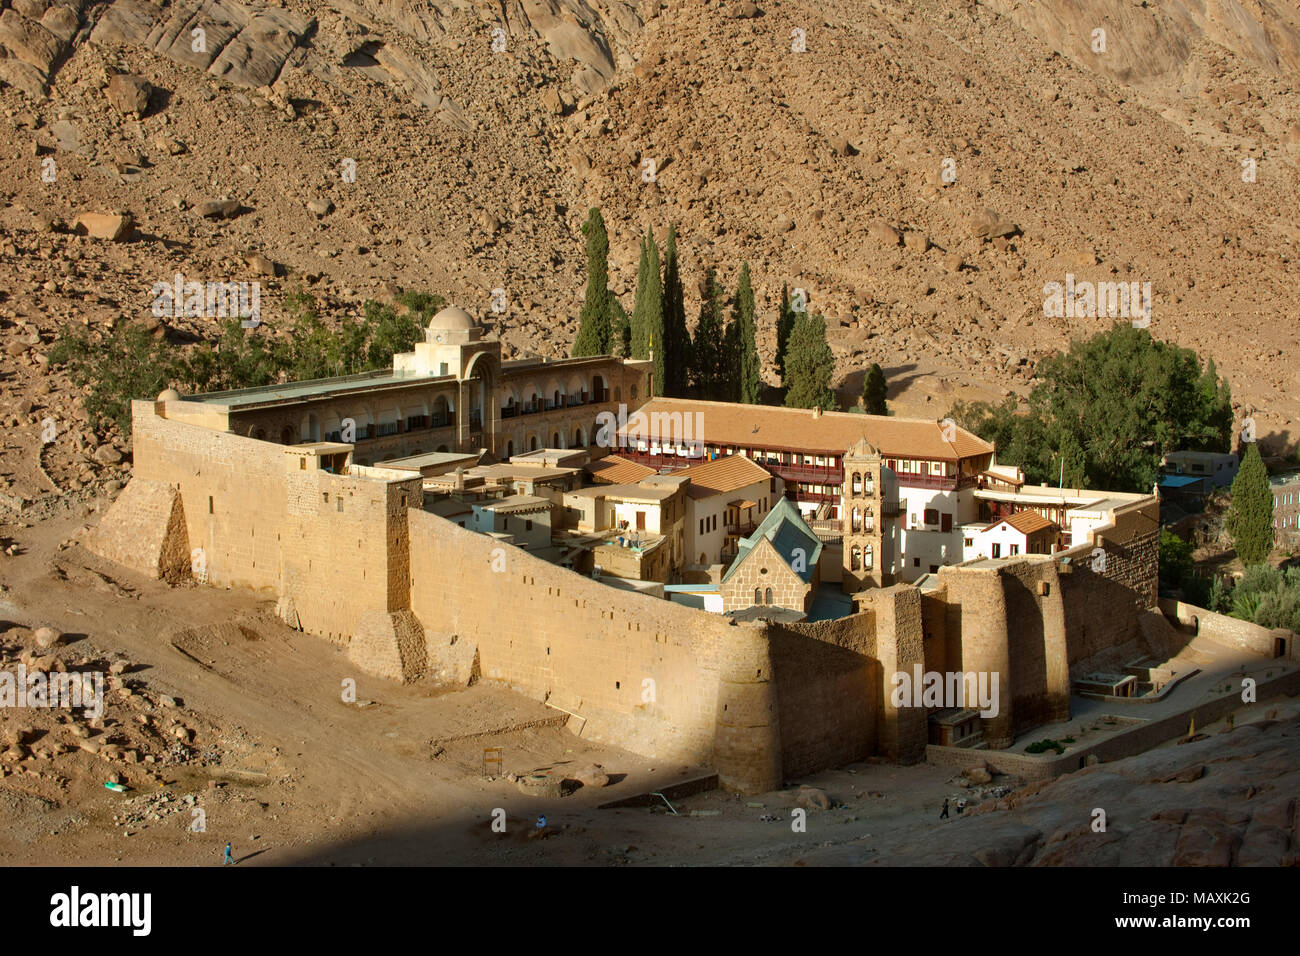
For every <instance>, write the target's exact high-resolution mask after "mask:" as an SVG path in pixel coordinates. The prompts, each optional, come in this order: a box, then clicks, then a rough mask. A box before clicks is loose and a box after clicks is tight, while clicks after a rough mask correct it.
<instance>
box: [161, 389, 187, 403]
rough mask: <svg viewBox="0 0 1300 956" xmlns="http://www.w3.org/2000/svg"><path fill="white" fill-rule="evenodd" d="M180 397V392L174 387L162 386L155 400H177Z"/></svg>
mask: <svg viewBox="0 0 1300 956" xmlns="http://www.w3.org/2000/svg"><path fill="white" fill-rule="evenodd" d="M180 399H181V393H180V392H178V391H176V389H174V388H164V389H163V390H162V391H161V392H159V393H158V399H157V400H158V401H160V402H179V401H180Z"/></svg>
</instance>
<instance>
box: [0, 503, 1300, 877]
mask: <svg viewBox="0 0 1300 956" xmlns="http://www.w3.org/2000/svg"><path fill="white" fill-rule="evenodd" d="M95 507H96V505H94V504H92V505H89V506H87V505H82V504H70V505H69V506H66V507H64V506H57V507H56V508H55V509H54V511H55V513H54V516H53V517H51V518H49V519H48V520H46V521H43V522H41V523H39V524H35V525H33V526H30V527H23V526H22V524H23V522H19V523H17V524H9V525H0V534H2V535H4V536H5V537H6V539H7V540H8V541H10V542H13V543H16V544H17V545H18V547H17V548H16V549H15V554H13V555H6V556H5V558H4V559H3V562H0V586H2V587H3V590H2V591H0V649H3V652H4V657H5V662H4V665H3V666H4V667H5V668H6V669H10V670H13V669H14V668H16V667H17V666H18V664H19V663H21V662H23V661H27V662H30V663H32V664H33V665H44V667H45V668H46V669H50V668H52V667H56V666H57V665H55V664H54V661H56V660H59V661H63V662H64V665H65V666H69V667H71V668H72V669H76V668H77V666H79V665H86V666H93V667H97V668H99V669H101V670H105V671H108V672H109V673H110V675H111V676H110V677H109V687H108V688H107V690H106V697H107V703H106V707H105V711H104V714H103V717H102V718H101V720H100V721H85V720H81V719H74V718H72V717H71V716H70V715H69V713H68V712H66V711H60V710H55V709H38V708H28V709H17V708H3V709H0V731H3V735H4V740H5V743H7V744H9V745H10V749H9V750H7V751H5V752H4V753H3V754H0V770H3V775H0V820H3V821H4V824H3V826H0V864H4V865H9V866H23V865H38V866H39V865H78V866H84V865H89V866H115V865H164V866H197V865H220V863H221V856H222V849H223V847H224V846H225V844H226V843H227V842H229V843H231V844H232V852H233V855H234V857H235V859H236V860H237V861H238V862H239V864H240V865H319V866H367V865H428V864H453V865H563V866H581V865H594V866H603V865H614V866H621V865H670V866H677V865H684V866H695V865H742V866H743V865H792V864H793V865H802V864H808V865H816V864H830V865H839V864H844V863H852V864H856V865H881V864H884V865H888V864H891V863H896V862H909V863H926V864H942V863H947V864H952V863H968V864H970V863H974V864H978V863H985V864H986V865H987V864H993V865H997V864H999V863H1010V862H1027V861H1028V860H1029V858H1030V857H1031V856H1032V855H1033V854H1032V853H1030V852H1029V851H1033V852H1039V853H1042V854H1046V855H1048V856H1049V857H1050V854H1051V853H1052V852H1053V849H1052V844H1053V842H1054V841H1055V842H1056V843H1057V844H1059V842H1060V840H1062V839H1065V837H1064V836H1061V835H1060V834H1066V835H1069V834H1072V833H1074V831H1075V830H1077V829H1079V828H1080V827H1083V828H1084V829H1085V830H1086V823H1087V819H1088V814H1089V812H1090V811H1091V810H1092V808H1093V806H1095V805H1096V802H1097V799H1098V797H1097V795H1096V794H1095V793H1094V792H1092V791H1090V790H1089V789H1088V781H1089V780H1093V781H1094V783H1096V782H1100V781H1103V780H1105V781H1109V784H1108V786H1109V787H1110V789H1109V790H1106V791H1105V792H1106V793H1108V794H1109V795H1110V797H1111V799H1112V800H1113V801H1118V802H1121V803H1124V802H1125V801H1128V802H1127V804H1126V805H1127V807H1128V809H1129V811H1130V813H1138V812H1139V810H1138V808H1139V807H1140V808H1141V810H1140V813H1141V814H1143V815H1150V814H1154V815H1155V817H1161V815H1162V814H1168V813H1171V812H1174V813H1176V812H1183V813H1186V812H1187V811H1186V810H1185V809H1184V810H1182V811H1177V810H1176V809H1175V810H1170V809H1168V808H1169V807H1170V806H1173V807H1175V808H1177V807H1180V806H1181V807H1187V806H1189V805H1190V806H1193V807H1202V808H1203V810H1202V811H1198V812H1206V813H1211V814H1215V813H1217V814H1220V815H1221V816H1222V815H1223V814H1225V813H1228V814H1229V815H1231V814H1236V816H1234V817H1233V818H1232V819H1228V818H1227V817H1223V819H1219V820H1218V822H1217V823H1216V824H1215V825H1216V826H1224V827H1229V826H1233V825H1236V826H1238V827H1239V828H1241V829H1242V830H1243V832H1244V833H1253V832H1256V831H1254V830H1250V829H1249V827H1248V825H1249V826H1255V824H1254V823H1251V822H1250V820H1251V817H1250V816H1249V814H1247V815H1246V816H1241V809H1240V808H1241V807H1242V806H1246V807H1247V809H1250V806H1251V805H1249V804H1242V802H1241V801H1242V800H1243V799H1247V800H1249V799H1253V798H1255V797H1256V796H1257V795H1262V796H1263V799H1261V800H1259V801H1257V804H1258V805H1260V806H1263V805H1264V804H1266V803H1268V801H1269V800H1270V799H1272V797H1276V796H1277V795H1278V793H1279V792H1282V791H1286V789H1287V788H1288V787H1290V784H1289V783H1288V782H1287V781H1288V780H1294V779H1295V778H1296V776H1297V774H1300V769H1298V768H1300V761H1297V760H1296V759H1295V757H1296V753H1297V747H1300V705H1298V704H1297V703H1296V702H1295V701H1282V702H1281V707H1280V709H1279V707H1278V705H1277V704H1276V703H1269V702H1267V701H1264V702H1261V703H1260V704H1257V705H1253V706H1252V707H1250V708H1245V709H1244V710H1245V711H1246V713H1243V715H1242V716H1241V718H1240V719H1239V721H1238V722H1239V723H1240V724H1243V725H1246V724H1249V722H1252V721H1253V722H1255V725H1254V726H1253V727H1249V726H1247V727H1238V728H1237V729H1236V731H1235V732H1234V733H1232V734H1228V735H1225V733H1226V731H1227V729H1228V728H1227V727H1226V725H1225V724H1223V723H1219V724H1216V725H1212V726H1210V727H1206V728H1198V729H1201V730H1203V731H1204V732H1205V733H1206V735H1207V739H1206V740H1205V741H1201V742H1199V743H1197V744H1194V745H1193V747H1196V748H1206V747H1209V748H1219V750H1216V755H1210V756H1199V757H1198V756H1196V754H1195V753H1193V750H1192V748H1186V749H1185V750H1184V749H1182V748H1178V747H1176V746H1175V744H1173V743H1172V742H1171V743H1170V744H1168V745H1167V746H1165V747H1163V748H1157V749H1156V750H1154V751H1151V752H1150V753H1149V754H1147V755H1140V756H1137V757H1133V758H1128V760H1125V761H1119V762H1116V763H1114V764H1106V765H1104V766H1103V767H1093V768H1089V769H1088V770H1086V771H1080V772H1079V773H1075V774H1070V775H1068V776H1067V777H1065V778H1062V779H1061V780H1060V781H1058V782H1057V783H1055V784H1052V785H1050V786H1048V787H1041V786H1029V787H1025V786H1024V781H1022V780H1019V779H1017V778H1013V777H1007V776H1003V775H996V776H994V778H993V779H992V780H991V781H990V782H989V783H988V784H986V785H982V786H969V785H963V783H962V782H961V780H960V778H959V777H958V776H955V773H954V771H953V770H952V769H951V768H943V767H935V766H928V765H918V766H910V767H899V766H892V765H888V764H885V763H881V762H875V761H870V762H867V763H863V764H855V765H852V766H848V767H844V768H840V769H836V770H831V771H826V772H824V773H819V774H815V775H811V776H809V777H806V778H802V779H799V780H790V781H786V788H785V789H783V790H781V791H777V792H773V793H768V794H762V795H757V796H740V795H734V794H727V793H723V792H720V791H706V792H698V793H694V794H692V795H689V796H685V797H681V798H676V797H674V798H673V799H672V800H671V801H666V800H660V801H656V805H654V806H633V807H622V808H614V809H601V808H600V806H601V805H602V804H607V803H610V802H615V801H620V800H623V799H626V798H629V797H636V796H638V795H642V794H646V793H650V792H655V791H662V790H663V789H665V788H669V787H672V786H673V785H675V784H681V783H683V782H684V781H690V780H693V779H696V778H698V777H700V776H702V775H705V774H707V768H700V767H689V766H681V765H668V764H664V763H662V762H657V761H654V760H652V759H647V758H644V757H639V756H636V755H633V754H629V753H627V752H625V751H621V750H619V749H617V748H613V747H609V746H601V745H597V744H594V743H592V742H590V741H586V740H583V739H581V738H580V737H578V736H575V735H574V734H572V733H570V732H569V731H568V730H567V729H565V728H564V727H563V726H560V725H559V723H558V721H559V719H560V718H562V716H563V715H557V714H556V712H555V711H554V710H552V709H550V708H547V707H546V706H544V705H543V704H541V703H538V702H536V701H532V700H529V699H526V698H524V697H522V696H520V695H518V694H515V693H513V692H511V691H509V690H507V689H504V688H500V687H494V686H488V685H484V684H476V685H474V686H471V687H469V688H463V689H447V688H439V687H436V686H433V685H430V684H413V685H408V686H401V685H398V684H395V683H389V682H386V681H381V680H378V679H373V678H368V677H367V676H366V675H364V674H362V673H359V672H358V671H357V669H356V668H355V667H354V666H353V665H352V664H351V663H350V661H349V660H348V658H347V656H346V654H345V653H344V652H343V650H342V649H341V648H339V647H336V646H334V645H332V644H331V643H329V642H328V641H326V640H324V639H321V638H317V637H314V636H311V635H308V634H303V633H299V632H295V631H291V630H289V629H287V628H286V627H284V625H282V624H281V623H280V622H279V621H278V620H277V619H276V618H275V617H274V616H273V613H272V611H273V607H272V604H271V603H270V602H268V601H265V600H259V599H258V598H257V597H256V596H254V595H252V594H249V593H246V592H240V591H225V590H217V589H208V588H201V587H197V586H193V585H191V586H186V587H182V588H170V587H168V586H166V585H164V584H162V583H160V582H153V581H147V580H144V579H142V578H138V577H135V576H133V575H130V574H129V573H128V572H125V571H123V570H121V569H118V568H115V567H113V566H110V565H106V564H104V563H103V562H100V561H99V560H98V559H97V558H94V557H93V556H91V555H90V554H88V553H87V552H85V551H84V550H82V549H81V548H80V547H79V546H77V545H75V544H72V545H70V546H67V547H63V545H64V543H65V542H67V541H69V540H70V539H72V538H73V536H74V535H75V534H76V533H77V532H78V530H79V529H80V528H81V527H83V526H84V525H85V524H86V523H87V522H88V521H94V520H96V518H97V515H96V514H95V512H94V511H93V510H92V509H93V508H95ZM40 625H48V626H50V627H53V628H55V629H56V630H58V631H59V632H61V633H62V634H63V635H64V637H63V641H62V643H61V644H60V645H58V646H56V647H53V648H48V649H41V648H34V647H33V640H32V636H33V632H34V629H35V628H36V627H38V626H40ZM42 653H43V654H44V656H40V655H41V654H42ZM87 662H88V664H87ZM349 679H351V680H353V681H355V700H354V701H350V702H345V701H344V693H343V688H344V686H345V683H346V682H347V681H348V680H349ZM1248 731H1249V732H1248ZM88 745H89V746H91V748H92V749H97V752H94V753H91V752H88V750H87V746H88ZM486 747H500V748H502V758H503V766H502V768H501V770H500V772H499V773H494V774H493V776H492V777H491V778H487V777H485V776H484V768H483V763H482V761H483V750H484V748H486ZM1219 751H1222V752H1219ZM1162 755H1163V756H1162ZM1188 759H1192V760H1193V761H1194V762H1195V761H1197V760H1199V761H1201V763H1200V764H1196V766H1200V767H1202V770H1201V772H1199V773H1196V774H1192V773H1190V772H1188V771H1187V769H1186V767H1185V766H1184V764H1186V763H1187V761H1188ZM1171 760H1172V761H1173V762H1175V763H1178V764H1179V766H1178V767H1175V768H1174V770H1173V771H1172V772H1171V773H1164V771H1162V770H1161V768H1162V767H1163V766H1164V764H1165V763H1168V762H1169V761H1171ZM1162 761H1163V763H1162ZM1234 761H1236V762H1235V763H1234ZM1215 763H1217V764H1218V766H1217V767H1216V769H1215V770H1214V772H1213V774H1211V775H1209V776H1205V771H1204V767H1205V766H1210V765H1212V764H1215ZM593 766H597V767H600V768H602V769H603V770H604V772H605V773H606V774H607V775H608V778H609V784H608V785H607V786H605V787H602V788H599V789H592V788H587V787H583V788H576V789H574V790H573V792H570V793H566V794H565V795H563V796H560V797H539V796H535V795H529V794H525V793H524V792H522V791H521V790H520V789H519V788H518V787H517V786H516V785H515V784H514V783H512V782H511V781H510V780H508V779H507V778H506V777H505V776H503V774H506V773H512V774H515V775H527V774H530V773H533V772H538V771H551V772H552V773H554V774H555V775H557V776H560V777H565V776H568V775H569V774H577V773H578V772H579V771H581V770H583V769H586V768H591V767H593ZM1153 767H1154V768H1155V769H1154V770H1153V769H1152V768H1153ZM489 769H491V768H489ZM1097 771H1103V772H1104V774H1105V775H1106V776H1104V777H1099V776H1092V777H1090V776H1089V774H1090V773H1095V772H1097ZM1162 773H1164V775H1163V776H1162ZM1252 775H1253V776H1252ZM1261 775H1262V776H1261ZM1203 776H1204V777H1205V779H1201V778H1202V777H1203ZM1256 778H1258V779H1256ZM114 779H115V780H120V781H121V782H122V783H123V784H124V785H125V786H126V787H127V788H128V789H127V790H126V792H124V793H118V792H113V791H110V790H108V789H106V788H105V787H104V783H105V782H106V781H108V780H114ZM1080 781H1082V782H1080ZM1207 781H1208V784H1207ZM1247 784H1249V785H1247ZM804 787H811V788H816V790H818V791H820V792H821V793H823V794H824V795H825V797H826V801H825V802H826V803H828V804H829V808H818V807H815V806H807V807H806V809H805V811H804V812H803V813H802V814H800V813H798V812H796V807H797V804H798V803H799V802H801V801H800V790H801V788H804ZM1080 788H1082V790H1081V793H1082V795H1081V796H1079V795H1072V794H1073V792H1074V791H1076V790H1080ZM1134 788H1136V789H1134ZM1125 794H1131V796H1124V795H1125ZM1243 794H1245V795H1246V796H1244V797H1243ZM1270 795H1271V796H1270ZM945 798H948V799H950V801H951V802H952V807H953V812H952V813H951V814H950V816H949V818H948V819H946V820H941V819H940V818H939V811H940V807H941V805H942V803H943V801H944V799H945ZM962 798H964V799H966V800H967V801H968V804H969V805H968V807H967V808H966V813H965V814H964V815H961V814H958V813H956V809H955V808H956V804H957V801H958V800H959V799H962ZM1225 801H1226V803H1225ZM670 803H671V809H670V808H669V804H670ZM1229 804H1230V805H1231V806H1232V807H1235V808H1236V809H1232V810H1230V811H1229V810H1225V809H1224V808H1225V807H1227V806H1228V805H1229ZM674 811H675V812H674ZM1260 813H1262V814H1263V816H1261V819H1271V817H1269V816H1268V814H1270V813H1272V814H1274V815H1276V814H1277V813H1281V814H1282V816H1284V817H1285V819H1284V820H1282V823H1281V824H1280V826H1281V827H1282V828H1283V831H1285V830H1287V829H1288V828H1294V826H1296V825H1297V824H1296V823H1295V821H1293V820H1292V818H1293V817H1294V816H1295V812H1294V807H1291V808H1290V810H1287V809H1286V808H1282V810H1277V809H1276V808H1272V805H1271V804H1269V807H1268V808H1267V809H1266V810H1264V811H1260ZM1026 814H1030V815H1031V816H1034V818H1035V819H1040V820H1041V821H1046V822H1040V823H1038V824H1036V825H1035V826H1029V825H1028V824H1025V823H1023V819H1026V817H1025V815H1026ZM1287 814H1290V815H1289V816H1287ZM542 816H544V817H545V818H546V825H545V827H544V828H539V827H538V818H539V817H542ZM1155 817H1153V818H1155ZM1238 817H1240V819H1237V818H1238ZM1145 818H1146V816H1144V817H1143V819H1145ZM1161 818H1163V817H1161ZM1216 819H1217V818H1216ZM1233 819H1235V820H1236V821H1237V822H1236V824H1234V823H1233V822H1232V820H1233ZM502 821H504V830H502ZM796 821H797V823H796ZM494 823H495V827H494ZM200 824H201V828H200ZM1198 826H1199V825H1198ZM1267 826H1269V827H1272V826H1274V824H1272V823H1269V824H1267ZM1183 829H1184V830H1187V832H1193V831H1195V832H1200V830H1199V829H1197V827H1192V826H1189V827H1184V828H1183ZM1143 832H1145V831H1143ZM1179 832H1180V833H1181V832H1182V831H1179ZM1170 839H1172V840H1174V841H1175V842H1173V843H1170V845H1169V854H1170V859H1173V858H1175V857H1176V854H1178V853H1182V854H1183V855H1184V856H1189V855H1190V856H1191V857H1195V856H1196V854H1197V853H1199V852H1200V851H1199V850H1197V849H1196V847H1193V848H1192V849H1191V850H1188V849H1186V847H1185V846H1184V843H1183V842H1178V841H1179V840H1182V841H1186V840H1187V839H1189V838H1188V837H1186V836H1176V837H1171V838H1170ZM1207 839H1209V838H1207ZM1280 839H1281V843H1280V844H1279V846H1280V847H1281V848H1280V849H1278V850H1277V851H1276V854H1275V855H1274V857H1270V859H1271V860H1272V861H1273V862H1281V861H1284V860H1285V859H1294V851H1293V850H1291V849H1290V847H1292V846H1295V845H1297V843H1300V840H1297V839H1296V837H1295V836H1294V835H1292V836H1286V835H1285V834H1284V835H1283V836H1282V837H1281V838H1280ZM1008 841H1010V843H1009V844H1008ZM1026 841H1028V843H1026ZM1240 843H1241V840H1240V839H1238V840H1237V844H1240ZM1066 845H1070V844H1066ZM1092 845H1093V844H1089V846H1090V847H1091V846H1092ZM1107 845H1109V844H1107ZM1134 845H1136V844H1134ZM1026 846H1027V847H1028V850H1026ZM1216 846H1217V844H1216ZM1270 846H1271V844H1270ZM1008 847H1009V849H1008ZM1056 851H1057V852H1058V855H1059V851H1060V846H1059V845H1058V846H1056ZM1072 852H1073V851H1072ZM1080 852H1082V851H1080ZM1089 852H1091V851H1089ZM1116 852H1118V851H1116ZM1269 852H1272V850H1270V851H1269ZM1288 853H1290V854H1291V855H1290V856H1287V854H1288ZM1026 854H1028V855H1026ZM1022 856H1023V857H1024V859H1019V858H1020V857H1022ZM1196 858H1197V859H1199V857H1196ZM1054 862H1061V861H1060V860H1059V859H1054ZM1093 862H1114V861H1111V860H1109V858H1106V859H1100V860H1095V861H1093Z"/></svg>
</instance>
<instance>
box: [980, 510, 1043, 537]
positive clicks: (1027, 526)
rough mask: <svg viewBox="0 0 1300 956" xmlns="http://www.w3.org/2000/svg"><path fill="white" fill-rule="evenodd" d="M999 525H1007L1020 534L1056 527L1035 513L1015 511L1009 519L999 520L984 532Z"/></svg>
mask: <svg viewBox="0 0 1300 956" xmlns="http://www.w3.org/2000/svg"><path fill="white" fill-rule="evenodd" d="M1001 524H1009V525H1011V527H1013V528H1015V529H1016V530H1017V531H1019V532H1020V533H1021V534H1033V533H1034V532H1035V531H1041V530H1042V529H1043V528H1054V527H1056V524H1055V523H1054V522H1052V521H1048V520H1047V519H1046V518H1044V517H1043V516H1042V515H1040V514H1039V513H1038V512H1037V511H1017V512H1016V513H1015V514H1013V515H1011V516H1009V517H1006V518H999V519H998V520H997V521H995V522H993V523H992V524H991V525H989V526H988V527H987V528H985V529H984V530H985V531H988V530H990V529H992V528H996V527H997V526H998V525H1001Z"/></svg>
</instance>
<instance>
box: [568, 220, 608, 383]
mask: <svg viewBox="0 0 1300 956" xmlns="http://www.w3.org/2000/svg"><path fill="white" fill-rule="evenodd" d="M582 234H583V235H584V236H586V237H587V294H586V297H585V298H584V299H583V303H582V312H581V313H580V314H579V317H578V319H579V323H578V338H577V341H575V342H574V343H573V355H574V357H575V358H579V357H582V356H587V355H607V354H608V353H609V346H610V338H611V334H612V330H611V329H610V307H609V300H610V293H609V234H608V233H607V232H606V231H605V219H604V217H603V216H601V214H600V210H599V209H597V208H595V207H592V209H591V210H590V211H589V212H588V213H587V221H586V222H585V223H583V226H582Z"/></svg>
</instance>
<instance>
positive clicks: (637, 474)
mask: <svg viewBox="0 0 1300 956" xmlns="http://www.w3.org/2000/svg"><path fill="white" fill-rule="evenodd" d="M586 469H587V473H588V474H589V475H591V477H592V478H593V479H594V480H596V481H600V482H606V483H608V484H611V485H635V484H636V483H637V482H638V481H640V480H641V479H642V478H649V477H650V476H651V475H653V474H656V472H655V470H654V469H653V468H650V467H648V466H646V465H642V464H641V463H639V462H635V461H628V459H626V458H621V457H619V456H618V455H606V456H605V457H604V458H602V459H600V460H599V461H593V462H592V463H591V464H589V465H587V466H586Z"/></svg>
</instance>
